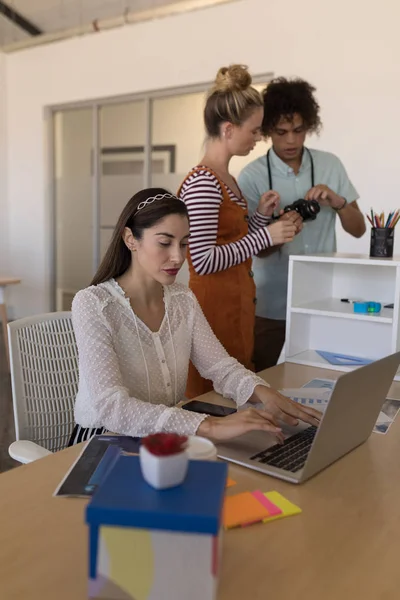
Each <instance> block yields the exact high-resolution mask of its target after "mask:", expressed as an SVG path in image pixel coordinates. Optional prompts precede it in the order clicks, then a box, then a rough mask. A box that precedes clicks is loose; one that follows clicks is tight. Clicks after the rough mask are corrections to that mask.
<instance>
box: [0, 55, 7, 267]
mask: <svg viewBox="0 0 400 600" xmlns="http://www.w3.org/2000/svg"><path fill="white" fill-rule="evenodd" d="M5 85H6V62H5V56H4V54H2V53H1V52H0V275H6V274H7V269H8V211H7V208H8V207H7V160H6V159H7V129H6V88H5Z"/></svg>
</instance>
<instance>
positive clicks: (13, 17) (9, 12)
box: [0, 0, 43, 35]
mask: <svg viewBox="0 0 400 600" xmlns="http://www.w3.org/2000/svg"><path fill="white" fill-rule="evenodd" d="M0 14H2V15H4V16H5V17H7V19H8V20H9V21H11V22H12V23H14V25H18V27H20V28H21V29H23V30H24V31H25V32H26V33H29V35H42V33H43V31H42V30H41V29H39V28H38V27H36V25H34V24H33V23H32V22H31V21H28V19H25V17H24V16H23V15H21V13H19V12H17V11H16V10H15V9H14V8H12V7H11V6H9V5H8V4H6V3H5V2H2V1H1V0H0Z"/></svg>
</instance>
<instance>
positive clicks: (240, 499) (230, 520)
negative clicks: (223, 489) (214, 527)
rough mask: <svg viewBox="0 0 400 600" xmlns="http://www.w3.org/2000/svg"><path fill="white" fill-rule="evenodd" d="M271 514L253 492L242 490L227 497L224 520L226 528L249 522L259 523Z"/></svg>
mask: <svg viewBox="0 0 400 600" xmlns="http://www.w3.org/2000/svg"><path fill="white" fill-rule="evenodd" d="M269 516H270V513H269V512H268V510H267V509H266V508H265V506H263V505H262V504H261V503H260V502H259V501H258V500H257V498H255V497H254V496H253V494H252V493H251V492H242V493H241V494H235V495H234V496H227V497H226V498H225V502H224V512H223V521H224V527H225V528H226V529H230V528H232V527H238V526H240V525H246V524H247V523H258V522H259V521H262V520H263V519H266V518H267V517H269Z"/></svg>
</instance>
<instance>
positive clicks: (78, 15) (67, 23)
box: [0, 0, 184, 47]
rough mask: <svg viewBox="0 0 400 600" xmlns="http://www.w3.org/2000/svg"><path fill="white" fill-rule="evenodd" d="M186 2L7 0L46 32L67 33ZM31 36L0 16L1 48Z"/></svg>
mask: <svg viewBox="0 0 400 600" xmlns="http://www.w3.org/2000/svg"><path fill="white" fill-rule="evenodd" d="M178 2H184V0H5V4H7V5H8V6H9V7H10V8H11V9H14V10H15V11H17V12H18V13H20V14H21V15H22V16H23V17H25V19H27V20H28V21H30V22H31V23H32V24H33V25H35V26H36V27H38V28H39V29H40V30H42V31H43V33H54V32H57V31H66V30H69V29H73V28H76V27H81V26H83V25H87V24H90V23H92V22H94V21H96V20H99V21H101V20H103V19H109V18H113V17H120V16H122V15H124V14H125V13H126V12H129V13H134V12H141V11H144V10H149V9H152V8H158V7H160V6H167V5H169V4H176V3H178ZM30 37H31V36H30V35H29V34H27V33H26V32H24V31H23V30H22V29H21V28H20V27H18V26H16V25H14V24H13V23H12V22H10V20H9V19H7V18H6V17H4V16H3V15H1V14H0V47H1V46H6V45H8V44H13V43H14V42H19V41H21V40H25V39H29V38H30Z"/></svg>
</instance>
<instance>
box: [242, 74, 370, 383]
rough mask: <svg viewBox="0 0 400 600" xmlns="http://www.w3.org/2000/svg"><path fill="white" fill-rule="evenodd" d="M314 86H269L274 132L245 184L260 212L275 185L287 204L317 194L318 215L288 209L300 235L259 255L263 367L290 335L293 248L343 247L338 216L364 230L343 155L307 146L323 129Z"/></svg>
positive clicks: (267, 125)
mask: <svg viewBox="0 0 400 600" xmlns="http://www.w3.org/2000/svg"><path fill="white" fill-rule="evenodd" d="M314 92H315V88H314V87H313V86H312V85H310V84H309V83H307V82H306V81H304V80H302V79H292V80H288V79H285V78H284V77H279V78H277V79H274V80H272V81H271V82H270V83H269V84H268V86H267V87H266V88H265V90H264V91H263V98H264V119H263V123H262V128H261V133H262V134H263V136H264V137H265V139H268V138H270V139H271V142H272V148H271V149H270V150H269V151H268V153H267V155H264V156H261V157H260V158H257V159H256V160H254V161H253V162H251V163H250V164H249V165H247V166H246V167H245V168H244V169H243V171H242V172H241V173H240V176H239V186H240V188H241V190H242V192H243V194H244V196H245V197H246V199H247V201H248V204H249V211H250V213H253V212H254V211H255V210H256V209H257V206H258V203H259V200H260V197H261V196H262V194H264V193H265V192H267V191H268V190H274V191H276V192H277V193H278V194H279V196H280V209H283V208H285V206H288V205H289V204H292V203H293V202H295V201H296V200H299V199H301V198H304V199H305V200H317V201H318V202H319V204H320V209H321V210H320V212H319V214H318V216H317V218H316V219H315V220H313V221H312V220H310V221H306V222H304V223H302V220H301V218H300V216H299V215H298V213H297V212H295V211H291V212H288V213H285V214H284V215H282V216H281V218H283V219H291V220H293V221H294V222H295V223H296V225H297V230H298V233H297V235H296V237H295V239H294V240H293V241H292V242H290V243H288V244H285V245H284V246H280V247H279V248H277V247H274V248H273V249H271V250H266V251H263V252H262V253H260V254H259V255H258V257H257V258H255V259H254V261H253V271H254V277H255V282H256V286H257V306H256V315H257V316H256V327H255V348H254V364H255V368H256V371H261V370H262V369H266V368H268V367H271V366H273V365H275V364H276V362H277V360H278V358H279V355H280V353H281V350H282V348H283V344H284V341H285V325H286V321H285V319H286V296H287V280H288V263H289V255H290V254H314V253H321V252H323V253H327V252H335V251H336V236H335V224H336V216H338V217H339V219H340V222H341V225H342V227H343V229H344V230H345V231H346V232H347V233H349V234H350V235H353V236H354V237H357V238H358V237H361V236H362V235H363V234H364V232H365V222H364V217H363V215H362V213H361V211H360V209H359V207H358V205H357V202H356V201H357V199H358V194H357V192H356V190H355V188H354V186H353V184H352V183H351V181H350V179H349V177H348V175H347V173H346V170H345V168H344V166H343V165H342V163H341V162H340V160H339V158H337V157H336V156H335V155H334V154H331V153H329V152H322V151H320V150H313V149H309V148H306V147H305V146H304V142H305V138H306V136H307V134H309V133H319V130H320V128H321V125H322V124H321V119H320V114H319V113H320V107H319V105H318V102H317V101H316V99H315V97H314Z"/></svg>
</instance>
